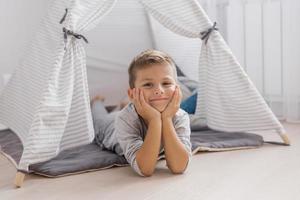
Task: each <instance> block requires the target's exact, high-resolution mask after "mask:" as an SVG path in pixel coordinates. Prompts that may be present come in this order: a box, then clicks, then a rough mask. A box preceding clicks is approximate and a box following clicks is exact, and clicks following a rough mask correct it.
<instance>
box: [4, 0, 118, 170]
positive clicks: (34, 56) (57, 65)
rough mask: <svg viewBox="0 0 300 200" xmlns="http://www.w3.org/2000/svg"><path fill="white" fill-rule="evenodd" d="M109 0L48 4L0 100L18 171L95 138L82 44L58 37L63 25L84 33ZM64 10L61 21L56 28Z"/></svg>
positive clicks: (104, 12) (105, 9)
mask: <svg viewBox="0 0 300 200" xmlns="http://www.w3.org/2000/svg"><path fill="white" fill-rule="evenodd" d="M114 3H115V1H112V0H94V1H91V0H89V1H88V0H80V1H78V0H72V1H68V0H66V1H61V0H56V1H54V2H53V5H52V7H51V8H50V9H49V12H48V14H47V16H46V17H45V19H44V21H43V23H42V24H41V27H40V29H39V31H38V32H37V33H36V36H35V39H34V41H33V42H32V44H31V45H30V47H29V49H28V51H27V53H26V55H25V58H24V60H23V61H22V63H21V64H20V66H18V67H17V69H16V71H15V72H14V74H13V76H12V77H11V80H10V82H9V83H8V84H7V87H6V88H5V89H4V90H3V95H2V96H1V97H0V121H1V123H3V124H5V125H7V126H8V127H9V128H10V129H12V130H13V131H14V132H15V133H17V135H18V136H19V137H20V139H21V140H22V143H23V146H24V151H23V155H22V158H21V160H20V163H19V167H18V168H19V169H21V170H25V171H27V170H28V166H29V165H30V164H33V163H37V162H42V161H46V160H49V159H50V158H53V157H55V156H56V155H57V154H58V153H59V152H60V151H61V150H64V149H66V148H70V147H74V146H78V145H83V144H87V143H90V142H91V141H92V140H93V138H94V129H93V124H92V118H91V112H90V103H89V94H88V85H87V76H86V56H85V50H84V47H83V44H82V42H83V41H82V40H78V39H75V38H74V37H72V36H69V37H68V41H67V44H66V50H64V48H65V43H64V39H63V32H62V27H66V28H67V29H69V30H71V31H73V32H74V33H79V34H84V32H85V31H88V30H90V29H92V28H93V27H95V25H96V24H97V23H98V22H99V20H100V19H101V18H102V17H103V16H104V15H105V14H106V13H108V12H109V11H110V9H111V8H112V7H113V5H114ZM65 8H68V14H67V16H66V19H65V21H64V23H63V24H62V25H61V24H59V22H60V20H61V18H62V17H63V15H64V14H65Z"/></svg>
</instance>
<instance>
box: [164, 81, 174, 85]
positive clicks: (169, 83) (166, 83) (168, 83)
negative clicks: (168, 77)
mask: <svg viewBox="0 0 300 200" xmlns="http://www.w3.org/2000/svg"><path fill="white" fill-rule="evenodd" d="M163 85H166V86H169V85H173V83H171V82H165V83H163Z"/></svg>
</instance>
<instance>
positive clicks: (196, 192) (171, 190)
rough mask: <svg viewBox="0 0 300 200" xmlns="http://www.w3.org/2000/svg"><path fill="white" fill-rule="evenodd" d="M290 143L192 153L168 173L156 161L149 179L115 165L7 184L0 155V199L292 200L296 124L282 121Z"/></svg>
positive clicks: (298, 163) (10, 176)
mask: <svg viewBox="0 0 300 200" xmlns="http://www.w3.org/2000/svg"><path fill="white" fill-rule="evenodd" d="M284 126H285V128H286V129H287V131H288V133H289V134H288V136H289V138H290V140H291V143H292V145H291V146H289V147H286V146H277V145H270V144H266V145H264V146H263V147H261V148H258V149H248V150H238V151H230V152H218V153H199V154H197V155H195V156H193V159H192V161H191V163H190V166H189V169H188V171H187V172H186V173H185V174H183V175H172V174H170V173H169V172H168V170H167V168H166V167H165V161H160V162H159V163H158V166H157V170H156V172H155V174H154V175H153V176H152V177H149V178H141V177H138V176H137V175H135V174H134V173H133V172H132V170H131V169H130V168H129V167H119V168H113V169H108V170H102V171H97V172H90V173H85V174H80V175H73V176H67V177H62V178H44V177H40V176H35V175H30V176H28V177H26V178H25V182H24V185H23V187H22V188H19V189H16V188H15V187H14V185H13V183H12V182H13V180H14V176H15V173H16V170H15V168H14V167H13V165H12V164H11V163H10V162H9V161H8V160H7V159H6V158H4V157H3V156H2V155H0V199H1V200H8V199H12V200H17V199H22V200H23V199H30V200H34V199H55V200H57V199H72V200H76V199H93V200H95V199H101V200H104V199H109V200H114V199H117V200H120V199H124V200H127V199H129V200H135V199H136V200H150V199H155V200H159V199H163V200H166V199H172V200H177V199H178V200H182V199H188V200H250V199H251V200H268V199H270V200H297V199H300V189H299V187H300V125H299V124H298V125H296V124H284Z"/></svg>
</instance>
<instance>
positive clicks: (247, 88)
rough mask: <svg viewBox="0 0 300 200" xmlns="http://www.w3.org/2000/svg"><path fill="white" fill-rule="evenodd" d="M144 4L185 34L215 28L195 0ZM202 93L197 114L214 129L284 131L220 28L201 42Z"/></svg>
mask: <svg viewBox="0 0 300 200" xmlns="http://www.w3.org/2000/svg"><path fill="white" fill-rule="evenodd" d="M187 2H188V3H187ZM142 4H143V5H144V7H145V9H146V10H148V12H149V13H151V15H152V16H153V17H154V18H155V19H157V20H158V21H159V22H160V23H161V24H163V25H164V26H165V27H166V28H168V29H170V30H171V31H173V32H175V33H177V34H180V35H183V36H185V37H191V38H195V37H198V38H201V34H200V33H201V32H203V31H206V30H207V29H209V28H211V27H212V22H211V21H210V20H209V18H208V17H207V15H206V13H205V12H204V10H203V9H202V8H201V6H200V5H199V4H198V2H197V1H194V0H190V1H186V0H166V1H159V0H143V1H142ZM199 44H200V42H199ZM199 94H200V95H198V99H197V108H196V115H198V116H199V117H200V118H201V119H203V121H204V122H205V123H206V124H207V125H208V126H209V127H211V128H213V129H216V130H222V131H256V130H270V131H276V132H277V133H279V134H282V133H284V132H285V130H284V129H283V127H282V125H281V124H280V122H279V121H278V120H277V118H276V117H275V116H274V114H273V113H272V111H271V110H270V109H269V107H268V106H267V104H266V103H265V101H264V99H263V98H262V97H261V95H260V94H259V92H258V91H257V89H256V88H255V86H254V85H253V83H252V82H251V80H250V79H249V77H248V76H247V74H246V73H245V72H244V70H243V68H242V67H241V66H240V64H239V63H238V61H237V59H236V58H235V57H234V56H233V54H232V52H231V50H230V49H229V47H228V46H227V44H226V43H225V41H224V40H223V38H222V36H221V35H220V34H219V33H218V32H217V31H213V32H212V33H211V34H210V37H209V40H208V42H207V44H205V42H202V46H201V54H200V60H199Z"/></svg>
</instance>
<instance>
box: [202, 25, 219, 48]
mask: <svg viewBox="0 0 300 200" xmlns="http://www.w3.org/2000/svg"><path fill="white" fill-rule="evenodd" d="M216 25H217V22H214V25H213V26H212V27H211V28H209V29H208V30H207V31H203V32H201V33H200V35H201V40H205V44H207V41H208V38H209V36H210V34H211V32H212V31H217V30H219V29H218V28H216Z"/></svg>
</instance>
